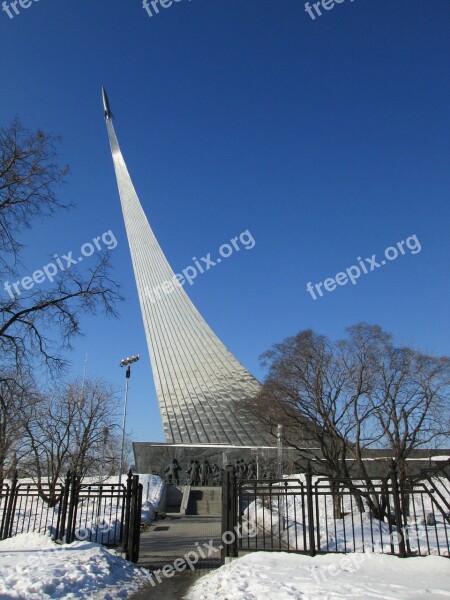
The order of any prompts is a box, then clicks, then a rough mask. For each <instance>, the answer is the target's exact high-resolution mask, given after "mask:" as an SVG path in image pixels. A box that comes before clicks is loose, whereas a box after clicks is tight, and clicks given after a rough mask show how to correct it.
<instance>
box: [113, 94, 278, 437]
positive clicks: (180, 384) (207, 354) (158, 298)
mask: <svg viewBox="0 0 450 600" xmlns="http://www.w3.org/2000/svg"><path fill="white" fill-rule="evenodd" d="M103 104H104V109H105V120H106V128H107V131H108V137H109V142H110V145H111V152H112V158H113V162H114V169H115V172H116V178H117V185H118V188H119V195H120V201H121V204H122V211H123V216H124V220H125V227H126V231H127V236H128V243H129V246H130V252H131V259H132V263H133V269H134V275H135V279H136V285H137V289H138V294H139V301H140V306H141V312H142V318H143V321H144V328H145V333H146V337H147V344H148V348H149V353H150V359H151V364H152V370H153V377H154V381H155V388H156V393H157V396H158V402H159V408H160V412H161V418H162V422H163V428H164V435H165V438H166V442H167V443H175V444H230V445H238V446H261V445H266V444H267V439H265V438H264V435H263V434H262V433H261V432H259V431H258V429H257V428H256V426H255V425H254V424H253V423H252V422H251V421H250V419H249V418H248V416H247V414H246V411H245V410H244V408H243V406H242V403H243V401H244V400H248V399H251V398H253V397H254V396H255V395H256V394H257V392H258V391H259V389H260V384H259V383H258V381H257V380H256V379H255V378H254V377H252V375H250V373H249V372H248V371H247V370H246V369H245V368H244V367H243V366H242V365H241V364H240V362H239V361H238V360H237V359H236V358H235V357H234V356H233V355H232V354H231V353H230V352H229V351H228V350H227V348H226V347H225V346H224V345H223V344H222V342H221V341H220V340H219V338H218V337H217V336H216V335H215V334H214V332H213V331H212V329H211V328H210V327H209V326H208V324H207V323H206V322H205V321H204V319H203V318H202V317H201V315H200V313H199V312H198V311H197V309H196V308H195V306H194V305H193V303H192V302H191V300H190V299H189V297H188V295H187V294H186V292H185V291H184V289H183V287H182V285H181V284H180V282H179V281H178V280H177V279H176V276H175V274H174V272H173V271H172V269H171V267H170V265H169V263H168V261H167V259H166V257H165V255H164V252H163V251H162V249H161V247H160V245H159V244H158V241H157V239H156V237H155V235H154V233H153V231H152V229H151V227H150V225H149V222H148V220H147V217H146V215H145V213H144V210H143V208H142V206H141V204H140V202H139V198H138V196H137V194H136V191H135V189H134V186H133V183H132V181H131V178H130V175H129V173H128V170H127V167H126V164H125V161H124V159H123V156H122V153H121V151H120V147H119V143H118V141H117V137H116V134H115V131H114V126H113V122H112V113H111V110H110V107H109V101H108V98H107V96H106V92H105V91H104V90H103ZM162 286H166V288H165V289H166V290H170V291H169V292H168V293H162V294H155V290H161V289H163V288H162ZM167 286H169V287H167ZM170 286H171V287H170Z"/></svg>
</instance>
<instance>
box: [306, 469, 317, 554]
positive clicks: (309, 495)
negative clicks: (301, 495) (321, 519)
mask: <svg viewBox="0 0 450 600" xmlns="http://www.w3.org/2000/svg"><path fill="white" fill-rule="evenodd" d="M305 477H306V504H307V507H308V536H309V554H310V555H311V556H315V555H316V539H315V536H314V500H313V484H312V469H311V463H310V462H309V461H308V467H307V469H306V473H305Z"/></svg>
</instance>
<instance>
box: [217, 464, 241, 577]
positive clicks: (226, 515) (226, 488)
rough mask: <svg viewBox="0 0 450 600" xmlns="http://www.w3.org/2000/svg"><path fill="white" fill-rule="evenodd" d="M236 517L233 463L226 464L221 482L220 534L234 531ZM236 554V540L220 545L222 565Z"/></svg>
mask: <svg viewBox="0 0 450 600" xmlns="http://www.w3.org/2000/svg"><path fill="white" fill-rule="evenodd" d="M236 517H237V511H236V477H235V473H234V467H233V465H227V467H226V470H225V473H224V477H223V484H222V536H223V534H224V533H226V532H227V531H230V532H234V528H235V527H236V525H237V522H236ZM236 539H237V537H236ZM237 555H238V553H237V547H236V540H235V543H234V544H233V545H230V544H223V545H222V551H221V563H222V564H223V565H224V564H225V559H226V558H228V557H235V556H237Z"/></svg>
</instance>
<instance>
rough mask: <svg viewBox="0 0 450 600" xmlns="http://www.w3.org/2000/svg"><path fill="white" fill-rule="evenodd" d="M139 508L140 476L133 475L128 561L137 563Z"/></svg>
mask: <svg viewBox="0 0 450 600" xmlns="http://www.w3.org/2000/svg"><path fill="white" fill-rule="evenodd" d="M138 508H139V475H133V481H132V484H131V507H130V522H129V534H128V548H127V554H126V559H127V560H130V561H132V562H137V558H138V557H139V535H138V531H137V529H138V527H140V514H138Z"/></svg>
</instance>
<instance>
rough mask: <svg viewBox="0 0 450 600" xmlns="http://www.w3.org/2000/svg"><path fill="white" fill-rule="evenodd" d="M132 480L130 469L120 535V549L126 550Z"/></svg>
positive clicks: (125, 551)
mask: <svg viewBox="0 0 450 600" xmlns="http://www.w3.org/2000/svg"><path fill="white" fill-rule="evenodd" d="M132 481H133V473H132V472H131V469H130V470H129V471H128V477H127V485H126V490H125V498H124V505H125V510H124V517H123V535H122V551H123V552H124V553H125V554H126V553H127V552H128V535H129V532H130V501H131V484H132Z"/></svg>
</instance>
